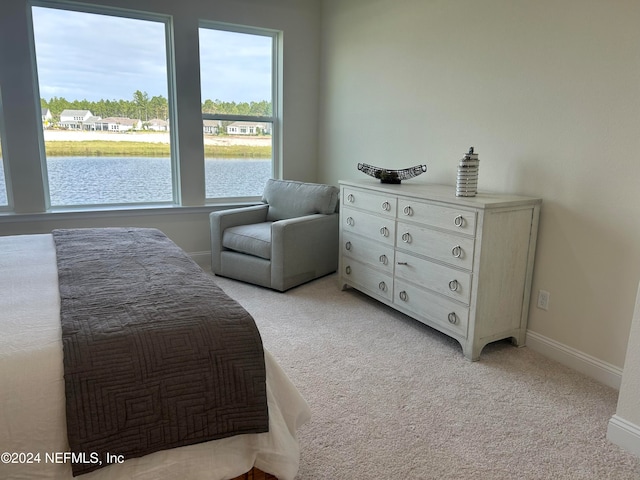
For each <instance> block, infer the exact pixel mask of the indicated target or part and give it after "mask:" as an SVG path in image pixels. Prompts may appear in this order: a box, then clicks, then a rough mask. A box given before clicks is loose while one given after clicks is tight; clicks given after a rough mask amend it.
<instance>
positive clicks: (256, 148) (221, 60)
mask: <svg viewBox="0 0 640 480" xmlns="http://www.w3.org/2000/svg"><path fill="white" fill-rule="evenodd" d="M199 36H200V78H201V92H202V119H203V132H204V149H205V188H206V197H207V198H208V199H219V198H230V197H231V198H243V197H255V196H259V195H260V194H261V193H262V190H263V189H264V185H265V183H266V181H267V179H269V178H271V177H272V176H273V175H274V161H273V159H274V151H275V150H276V148H274V141H273V139H274V138H276V137H277V134H276V129H277V122H275V118H276V115H275V113H274V105H277V102H276V99H275V98H274V97H275V93H274V92H276V91H277V88H275V87H276V80H275V79H276V76H275V72H276V68H274V65H275V63H276V53H275V52H276V51H277V48H276V46H277V36H276V34H275V33H272V32H265V31H259V30H253V29H251V30H249V29H242V30H241V31H239V30H228V29H226V27H221V26H219V25H215V24H209V23H202V24H201V25H200V31H199Z"/></svg>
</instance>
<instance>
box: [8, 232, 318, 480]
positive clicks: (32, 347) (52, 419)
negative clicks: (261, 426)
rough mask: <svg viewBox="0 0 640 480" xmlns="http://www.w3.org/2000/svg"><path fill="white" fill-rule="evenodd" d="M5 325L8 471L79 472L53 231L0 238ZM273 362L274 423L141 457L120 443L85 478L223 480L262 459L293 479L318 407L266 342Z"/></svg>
mask: <svg viewBox="0 0 640 480" xmlns="http://www.w3.org/2000/svg"><path fill="white" fill-rule="evenodd" d="M0 329H1V330H2V335H1V336H0V446H1V447H0V450H2V452H0V455H2V458H1V459H0V460H1V461H0V478H7V479H9V478H11V479H54V478H55V479H65V478H72V474H71V463H70V459H69V458H68V452H69V445H68V442H67V436H66V426H65V425H66V421H65V394H64V380H63V357H62V342H61V327H60V299H59V291H58V274H57V266H56V256H55V248H54V244H53V239H52V236H51V235H49V234H42V235H21V236H8V237H0ZM265 364H266V372H267V399H268V407H269V432H267V433H260V434H246V435H238V436H234V437H230V438H225V439H222V440H216V441H211V442H205V443H199V444H196V445H190V446H186V447H180V448H174V449H171V450H163V451H159V452H155V453H152V454H149V455H146V456H144V457H140V458H131V459H123V458H121V457H119V456H118V455H117V452H114V456H113V463H112V464H110V465H109V466H108V467H105V468H102V469H100V470H97V471H95V472H91V473H88V474H85V475H82V476H81V477H79V478H82V479H87V480H111V479H113V480H115V479H118V480H123V479H136V480H143V479H144V480H147V479H148V480H151V479H160V480H161V479H175V478H180V479H183V480H189V479H203V478H207V479H212V480H223V479H229V478H233V477H236V476H238V475H241V474H243V473H245V472H247V471H248V470H250V469H251V468H252V467H253V466H255V467H257V468H259V469H261V470H263V471H265V472H268V473H271V474H273V475H275V476H276V477H278V478H279V479H280V480H287V479H293V478H294V477H295V475H296V473H297V470H298V465H299V456H300V449H299V445H298V442H297V438H296V430H297V429H298V428H299V427H300V426H301V425H302V424H304V423H305V422H306V421H308V420H309V418H310V411H309V407H308V405H307V404H306V402H305V401H304V399H303V398H302V397H301V395H300V394H299V392H298V391H297V389H296V388H295V386H294V385H293V384H292V383H291V381H290V380H289V379H288V377H287V376H286V374H285V373H284V371H283V370H282V369H281V368H280V367H279V366H278V364H277V363H276V361H275V359H274V358H273V356H272V355H271V354H270V353H269V352H268V351H265ZM5 452H6V453H5ZM7 454H9V456H7ZM123 460H124V461H123Z"/></svg>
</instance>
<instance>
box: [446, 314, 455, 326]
mask: <svg viewBox="0 0 640 480" xmlns="http://www.w3.org/2000/svg"><path fill="white" fill-rule="evenodd" d="M447 319H448V320H449V323H451V324H453V325H455V324H456V323H458V316H457V315H456V312H451V313H450V314H449V315H447Z"/></svg>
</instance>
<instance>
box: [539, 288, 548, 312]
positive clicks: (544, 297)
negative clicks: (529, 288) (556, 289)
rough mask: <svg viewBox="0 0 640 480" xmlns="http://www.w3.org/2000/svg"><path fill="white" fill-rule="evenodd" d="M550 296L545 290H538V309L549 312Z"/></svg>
mask: <svg viewBox="0 0 640 480" xmlns="http://www.w3.org/2000/svg"><path fill="white" fill-rule="evenodd" d="M550 299H551V294H550V293H549V292H547V291H546V290H538V308H541V309H542V310H549V300H550Z"/></svg>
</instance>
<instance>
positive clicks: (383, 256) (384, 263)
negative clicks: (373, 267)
mask: <svg viewBox="0 0 640 480" xmlns="http://www.w3.org/2000/svg"><path fill="white" fill-rule="evenodd" d="M378 260H379V261H380V263H381V264H383V265H386V264H387V263H389V260H388V259H387V256H386V255H384V254H383V255H380V257H378Z"/></svg>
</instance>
